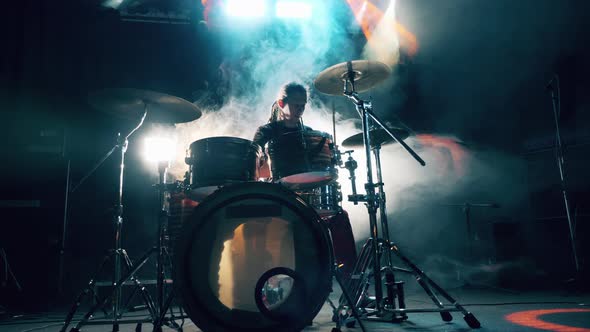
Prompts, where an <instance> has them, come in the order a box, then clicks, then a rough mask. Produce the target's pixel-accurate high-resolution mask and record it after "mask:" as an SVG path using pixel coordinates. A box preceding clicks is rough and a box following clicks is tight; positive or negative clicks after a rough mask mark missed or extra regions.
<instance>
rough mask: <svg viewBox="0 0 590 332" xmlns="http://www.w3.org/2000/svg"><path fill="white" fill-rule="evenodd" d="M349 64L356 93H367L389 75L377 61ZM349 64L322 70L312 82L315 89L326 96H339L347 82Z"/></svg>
mask: <svg viewBox="0 0 590 332" xmlns="http://www.w3.org/2000/svg"><path fill="white" fill-rule="evenodd" d="M349 62H350V64H351V67H352V73H353V76H354V89H355V91H356V92H364V91H367V90H369V89H371V88H372V87H374V86H375V85H377V84H379V83H381V82H382V81H384V80H385V79H386V78H388V77H389V75H391V69H390V68H389V66H387V65H386V64H384V63H382V62H379V61H372V60H354V61H349ZM349 62H342V63H339V64H337V65H334V66H332V67H329V68H326V69H324V70H323V71H322V72H321V73H320V74H319V75H318V77H317V78H316V79H315V81H314V82H313V84H314V86H315V88H316V89H317V90H318V91H320V92H322V93H325V94H328V95H336V96H341V95H342V94H343V92H344V82H345V81H347V80H349V75H348V69H349V68H348V63H349ZM349 88H350V86H349Z"/></svg>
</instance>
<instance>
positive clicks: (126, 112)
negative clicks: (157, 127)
mask: <svg viewBox="0 0 590 332" xmlns="http://www.w3.org/2000/svg"><path fill="white" fill-rule="evenodd" d="M88 102H89V103H90V105H92V106H93V107H94V108H96V109H97V110H99V111H101V112H105V113H109V114H113V115H115V116H118V117H121V118H125V119H132V120H135V119H139V118H140V117H141V116H142V115H143V112H144V110H145V106H146V105H147V106H148V114H147V117H146V120H145V121H147V122H158V123H182V122H189V121H193V120H196V119H198V118H199V117H200V116H201V111H200V110H199V108H198V107H197V106H196V105H195V104H193V103H191V102H189V101H187V100H184V99H182V98H179V97H175V96H171V95H167V94H164V93H160V92H155V91H150V90H140V89H119V88H118V89H104V90H99V91H95V92H92V93H90V94H89V95H88Z"/></svg>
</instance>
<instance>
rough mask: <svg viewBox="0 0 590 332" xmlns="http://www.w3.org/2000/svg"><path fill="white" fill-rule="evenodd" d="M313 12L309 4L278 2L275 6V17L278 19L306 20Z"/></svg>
mask: <svg viewBox="0 0 590 332" xmlns="http://www.w3.org/2000/svg"><path fill="white" fill-rule="evenodd" d="M312 12H313V6H312V4H311V3H310V2H304V1H288V0H283V1H281V0H279V1H277V3H276V5H275V15H276V16H277V17H279V18H299V19H308V18H310V17H311V15H312Z"/></svg>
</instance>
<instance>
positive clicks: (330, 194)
mask: <svg viewBox="0 0 590 332" xmlns="http://www.w3.org/2000/svg"><path fill="white" fill-rule="evenodd" d="M297 194H298V195H299V196H300V197H301V198H303V200H304V201H305V202H306V203H307V204H309V205H310V206H311V207H313V208H314V209H315V210H316V212H317V213H318V214H319V215H320V216H321V217H330V216H333V215H335V214H337V213H338V212H340V211H342V207H341V206H340V203H341V202H342V192H341V191H340V184H339V183H338V182H336V181H334V182H331V183H328V184H326V185H323V186H320V187H317V188H313V189H307V190H299V191H297Z"/></svg>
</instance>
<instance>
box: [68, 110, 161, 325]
mask: <svg viewBox="0 0 590 332" xmlns="http://www.w3.org/2000/svg"><path fill="white" fill-rule="evenodd" d="M147 114H148V104H145V108H144V112H143V115H142V117H141V120H140V121H139V124H138V125H137V126H136V127H135V128H134V129H133V130H131V132H129V134H127V135H126V136H125V137H121V134H119V135H118V137H117V143H116V144H115V146H114V147H113V148H112V149H111V150H110V151H109V152H107V154H106V155H105V156H104V157H103V158H102V159H101V160H100V161H99V162H98V163H97V164H96V165H95V166H94V167H93V168H92V169H91V170H90V172H89V173H88V174H86V175H85V176H84V177H82V180H81V181H80V182H79V183H78V184H77V185H76V186H75V187H74V188H73V190H75V189H76V188H78V187H79V186H80V185H81V184H82V183H83V182H84V181H85V180H86V179H87V178H88V177H89V176H90V175H91V174H92V173H94V171H95V170H96V169H98V167H100V165H102V163H104V161H106V160H107V159H108V158H109V157H110V156H111V155H112V154H113V153H114V152H115V151H116V150H119V151H120V171H119V190H118V192H117V203H116V205H115V207H114V212H113V222H114V224H115V248H114V249H112V250H110V251H109V254H108V255H106V256H105V257H104V258H103V261H102V263H101V264H100V265H99V268H98V271H97V273H96V275H95V277H93V278H92V279H90V281H89V282H88V286H87V287H86V288H85V289H84V290H83V291H82V292H81V293H80V294H79V295H78V297H77V298H76V300H75V301H74V304H73V305H72V307H71V309H70V311H69V312H68V314H67V316H66V319H65V322H64V325H63V326H62V328H61V330H60V331H62V332H65V331H66V330H67V328H68V326H69V325H70V323H71V321H72V319H73V317H74V315H75V313H76V311H77V310H78V307H79V306H80V304H81V302H82V299H83V298H84V297H85V296H86V295H90V296H92V298H93V299H94V301H95V302H96V304H95V305H94V306H93V307H92V308H91V309H90V311H88V312H87V313H86V314H85V315H84V317H83V318H82V320H81V321H80V322H78V324H77V325H76V326H75V327H74V328H72V329H71V330H72V331H79V330H80V327H81V326H82V325H84V324H86V323H87V321H88V320H89V319H90V318H91V316H92V315H93V314H94V312H95V311H96V310H98V309H99V308H100V309H102V310H103V312H104V313H105V315H108V314H107V312H106V310H105V307H106V305H107V303H108V301H109V299H112V313H111V317H112V318H111V320H110V321H102V322H93V323H92V324H105V323H111V324H112V326H113V331H118V330H119V320H120V318H121V316H122V313H121V300H122V294H121V287H122V286H123V284H124V283H125V282H126V281H127V280H130V281H131V282H133V283H134V284H135V286H136V288H137V289H139V291H140V292H141V295H142V298H143V300H144V302H145V304H146V305H147V307H148V309H149V311H150V314H152V315H153V312H154V310H155V308H154V304H153V301H152V299H151V297H150V295H149V294H148V292H147V290H146V289H145V287H144V286H143V285H142V284H141V282H140V281H139V280H138V279H137V278H135V276H134V275H135V273H136V272H137V270H139V268H141V266H142V265H143V263H145V262H143V263H142V264H138V265H136V266H134V265H133V263H132V262H131V259H130V258H129V255H128V254H127V251H126V250H125V249H123V248H122V246H121V232H122V227H123V176H124V170H125V153H126V152H127V148H128V145H129V141H128V139H129V137H131V135H133V133H135V132H136V131H137V130H138V129H139V128H140V127H141V126H142V125H143V122H144V120H145V118H146V116H147ZM111 260H112V261H114V269H113V279H112V280H113V282H112V287H111V293H110V296H106V297H104V298H103V299H102V300H100V299H99V297H98V294H96V292H95V286H96V276H98V275H99V274H100V272H101V271H102V270H103V269H104V267H105V265H106V264H107V263H108V262H109V261H111ZM122 267H124V268H125V269H126V270H127V273H126V274H125V275H124V276H123V275H122V272H123V271H122ZM140 321H141V322H143V321H145V319H142V320H140ZM140 321H136V320H134V321H133V322H140ZM128 322H129V321H126V323H128Z"/></svg>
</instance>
